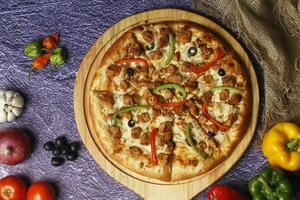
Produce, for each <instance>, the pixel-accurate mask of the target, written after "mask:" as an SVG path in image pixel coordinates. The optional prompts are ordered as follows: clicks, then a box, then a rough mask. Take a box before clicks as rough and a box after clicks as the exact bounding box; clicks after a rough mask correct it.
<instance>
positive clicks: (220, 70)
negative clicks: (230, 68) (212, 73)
mask: <svg viewBox="0 0 300 200" xmlns="http://www.w3.org/2000/svg"><path fill="white" fill-rule="evenodd" d="M218 74H219V76H225V70H224V69H222V68H220V69H219V70H218Z"/></svg>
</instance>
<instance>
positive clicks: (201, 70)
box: [192, 49, 222, 74]
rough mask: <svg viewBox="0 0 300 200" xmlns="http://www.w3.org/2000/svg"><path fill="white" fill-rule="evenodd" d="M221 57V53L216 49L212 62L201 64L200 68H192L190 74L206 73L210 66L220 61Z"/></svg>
mask: <svg viewBox="0 0 300 200" xmlns="http://www.w3.org/2000/svg"><path fill="white" fill-rule="evenodd" d="M221 56H222V51H221V50H220V49H216V50H215V57H214V59H213V60H212V61H210V62H208V63H205V64H203V65H202V66H193V67H192V72H194V73H196V74H202V73H204V72H206V71H207V70H209V69H210V68H211V67H212V66H214V65H215V64H216V63H217V62H218V60H220V58H221Z"/></svg>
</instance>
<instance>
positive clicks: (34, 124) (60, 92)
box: [0, 0, 300, 200]
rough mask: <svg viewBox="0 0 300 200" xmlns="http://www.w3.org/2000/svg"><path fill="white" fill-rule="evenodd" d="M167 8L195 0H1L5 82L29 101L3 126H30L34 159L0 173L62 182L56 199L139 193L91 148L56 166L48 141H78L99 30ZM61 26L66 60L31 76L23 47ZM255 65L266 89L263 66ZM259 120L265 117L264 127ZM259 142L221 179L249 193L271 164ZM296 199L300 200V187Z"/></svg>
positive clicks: (0, 61)
mask: <svg viewBox="0 0 300 200" xmlns="http://www.w3.org/2000/svg"><path fill="white" fill-rule="evenodd" d="M163 7H176V8H183V9H187V10H191V9H190V2H189V0H169V1H163V0H152V1H148V0H142V1H141V0H118V1H114V0H103V1H97V0H91V1H78V0H77V1H76V0H68V1H62V0H61V1H55V0H37V1H35V0H19V1H10V0H0V41H1V43H0V88H9V89H16V90H18V91H20V92H21V93H22V94H23V96H24V97H25V99H26V106H25V111H24V113H23V115H22V116H21V117H20V118H18V119H17V120H16V121H14V122H13V123H7V124H0V128H1V129H2V128H4V127H11V126H14V127H21V128H25V129H28V130H30V132H31V134H32V136H34V138H35V140H34V141H35V142H34V143H35V144H34V151H33V154H32V155H31V156H30V158H29V159H28V160H27V161H26V162H24V163H23V164H20V165H18V166H4V165H0V178H1V177H4V176H6V175H8V174H16V175H20V176H22V177H24V178H25V179H26V180H27V182H28V183H30V182H33V181H37V180H47V181H50V182H52V183H53V184H54V185H55V186H56V188H57V191H58V199H62V200H68V199H74V200H82V199H88V200H96V199H130V200H132V199H141V197H139V196H138V195H136V194H135V193H134V192H132V191H129V190H128V189H126V188H125V187H123V186H122V185H121V184H119V183H117V182H116V181H115V180H113V179H112V178H111V177H109V176H108V175H107V174H106V173H105V172H104V171H103V170H102V169H101V168H100V167H98V165H97V164H96V163H95V162H94V160H93V159H92V157H91V156H90V155H89V153H88V151H87V150H86V148H85V147H82V148H81V151H80V157H79V159H78V160H77V161H76V162H67V163H65V164H64V165H63V166H62V167H56V168H55V167H52V166H51V165H50V157H51V155H50V153H49V152H45V151H44V150H43V148H42V145H43V143H44V142H46V141H47V140H51V139H54V138H56V137H57V136H60V135H65V136H67V137H68V139H69V140H80V136H79V134H78V131H77V128H76V124H75V120H74V113H73V88H74V82H75V78H76V72H77V71H78V68H79V65H80V63H81V61H82V59H83V57H84V55H85V54H86V52H87V51H88V49H89V48H90V46H91V45H92V44H93V43H94V41H95V40H96V39H97V38H98V37H99V36H100V35H101V33H103V32H104V31H105V30H106V29H107V28H108V27H110V26H111V25H113V24H114V23H116V22H118V21H119V20H121V19H123V18H124V17H127V16H130V15H132V14H135V13H138V12H141V11H144V10H149V9H155V8H163ZM56 31H57V32H60V33H61V46H65V47H66V48H67V49H68V52H69V59H68V61H67V63H66V64H64V65H62V66H61V67H60V69H59V70H55V71H53V72H50V66H48V67H47V69H46V70H44V71H43V72H37V73H35V74H34V76H33V78H32V80H30V81H29V80H28V76H27V72H28V69H29V67H30V63H31V59H28V58H27V57H25V56H24V55H23V47H24V46H25V44H26V43H27V42H30V41H32V40H36V39H40V38H42V37H43V36H46V35H48V34H50V33H53V32H56ZM255 66H256V70H257V72H258V77H259V82H260V86H261V87H262V85H263V79H262V73H263V72H262V69H261V68H260V67H259V66H258V65H255ZM261 92H262V93H261V94H263V91H261ZM262 99H263V95H262ZM262 105H263V104H262ZM262 107H263V106H261V113H262ZM261 124H262V117H260V118H259V125H258V127H261ZM257 141H258V135H257V136H256V139H255V140H254V141H253V142H252V144H251V146H250V148H249V149H248V151H247V153H246V154H245V155H244V156H243V157H242V158H241V160H240V161H239V162H238V163H237V164H236V165H235V166H234V167H233V168H232V169H231V170H230V171H229V172H228V173H227V174H226V175H225V176H224V177H223V178H221V179H220V181H219V183H226V184H229V185H231V186H234V187H235V188H237V189H238V190H240V191H243V192H244V193H245V194H247V181H248V179H249V178H250V177H251V176H253V175H254V174H256V173H258V172H259V171H260V170H261V169H262V168H263V167H264V166H266V165H267V161H266V159H265V158H264V157H263V156H262V154H261V150H260V147H259V144H258V142H257ZM288 176H289V177H290V178H292V179H293V182H294V183H295V188H299V187H300V183H299V180H300V179H299V173H298V174H296V173H294V174H288ZM297 180H298V181H297ZM296 182H297V183H296ZM298 190H299V189H298ZM206 196H207V190H206V191H204V192H202V193H200V194H199V195H197V196H196V197H195V199H206ZM297 199H300V193H299V192H298V195H297Z"/></svg>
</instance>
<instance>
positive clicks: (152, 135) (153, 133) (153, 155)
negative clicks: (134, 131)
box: [150, 128, 159, 165]
mask: <svg viewBox="0 0 300 200" xmlns="http://www.w3.org/2000/svg"><path fill="white" fill-rule="evenodd" d="M158 130H159V128H154V129H153V130H152V131H151V133H150V145H151V158H152V162H153V164H154V165H158V160H157V157H156V147H155V136H156V134H157V133H158Z"/></svg>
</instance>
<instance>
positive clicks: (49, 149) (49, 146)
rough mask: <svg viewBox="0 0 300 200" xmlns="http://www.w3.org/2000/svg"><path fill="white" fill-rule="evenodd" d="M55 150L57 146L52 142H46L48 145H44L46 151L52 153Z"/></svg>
mask: <svg viewBox="0 0 300 200" xmlns="http://www.w3.org/2000/svg"><path fill="white" fill-rule="evenodd" d="M54 148H55V145H54V143H53V142H51V141H49V142H46V143H45V144H44V149H45V150H46V151H52V150H53V149H54Z"/></svg>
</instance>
